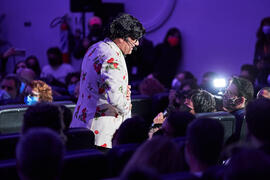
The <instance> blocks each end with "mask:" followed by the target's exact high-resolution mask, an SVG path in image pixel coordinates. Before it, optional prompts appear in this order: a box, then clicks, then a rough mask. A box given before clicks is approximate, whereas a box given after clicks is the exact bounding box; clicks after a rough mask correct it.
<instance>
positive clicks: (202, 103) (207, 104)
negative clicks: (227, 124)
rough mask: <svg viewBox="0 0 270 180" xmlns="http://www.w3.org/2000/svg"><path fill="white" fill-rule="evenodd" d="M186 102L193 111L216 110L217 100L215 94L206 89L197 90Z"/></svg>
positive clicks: (193, 112)
mask: <svg viewBox="0 0 270 180" xmlns="http://www.w3.org/2000/svg"><path fill="white" fill-rule="evenodd" d="M185 104H186V105H187V106H188V107H189V108H190V109H191V111H190V112H191V113H192V114H195V113H203V112H214V111H215V110H216V101H215V98H214V96H213V95H212V94H211V93H209V92H207V91H205V90H196V91H193V92H192V94H191V97H190V99H189V98H187V99H186V101H185Z"/></svg>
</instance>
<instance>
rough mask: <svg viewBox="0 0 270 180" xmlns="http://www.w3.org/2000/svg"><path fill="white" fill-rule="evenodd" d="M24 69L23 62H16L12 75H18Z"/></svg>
mask: <svg viewBox="0 0 270 180" xmlns="http://www.w3.org/2000/svg"><path fill="white" fill-rule="evenodd" d="M25 68H26V64H25V62H24V61H19V62H17V63H16V64H15V68H14V71H13V73H14V74H17V75H18V74H19V73H20V72H21V71H22V70H23V69H25Z"/></svg>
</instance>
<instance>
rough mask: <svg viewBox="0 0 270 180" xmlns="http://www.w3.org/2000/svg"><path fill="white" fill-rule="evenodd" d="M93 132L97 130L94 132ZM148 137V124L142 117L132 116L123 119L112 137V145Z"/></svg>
mask: <svg viewBox="0 0 270 180" xmlns="http://www.w3.org/2000/svg"><path fill="white" fill-rule="evenodd" d="M94 133H95V134H96V133H98V132H96V131H95V132H94ZM147 138H148V126H147V124H146V122H145V120H144V119H142V118H140V117H132V118H129V119H127V120H125V121H124V122H123V123H122V124H121V125H120V127H119V128H118V130H117V131H116V132H115V134H114V137H113V139H112V145H113V146H116V145H120V144H129V143H142V142H144V141H145V140H147Z"/></svg>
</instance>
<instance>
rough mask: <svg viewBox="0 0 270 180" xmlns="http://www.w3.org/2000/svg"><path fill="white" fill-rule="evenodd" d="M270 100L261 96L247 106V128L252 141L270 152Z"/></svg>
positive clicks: (256, 145)
mask: <svg viewBox="0 0 270 180" xmlns="http://www.w3.org/2000/svg"><path fill="white" fill-rule="evenodd" d="M269 109H270V100H269V99H267V98H260V99H256V100H254V101H252V102H250V103H249V104H248V105H247V107H246V121H247V128H248V132H249V135H250V139H251V143H252V144H253V145H254V146H255V147H258V148H261V149H262V150H264V151H265V152H266V153H267V154H270V121H269V119H270V112H269Z"/></svg>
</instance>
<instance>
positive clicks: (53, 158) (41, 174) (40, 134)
mask: <svg viewBox="0 0 270 180" xmlns="http://www.w3.org/2000/svg"><path fill="white" fill-rule="evenodd" d="M64 152H65V147H64V144H63V142H62V141H61V139H60V137H59V135H58V134H56V133H55V132H53V131H52V130H50V129H47V128H34V129H32V130H29V131H28V132H27V133H26V134H24V135H23V136H22V137H21V138H20V141H19V143H18V145H17V149H16V159H17V169H18V174H19V177H20V179H22V180H35V179H40V180H49V179H50V180H57V179H60V176H61V171H62V167H63V164H64V162H63V161H64Z"/></svg>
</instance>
